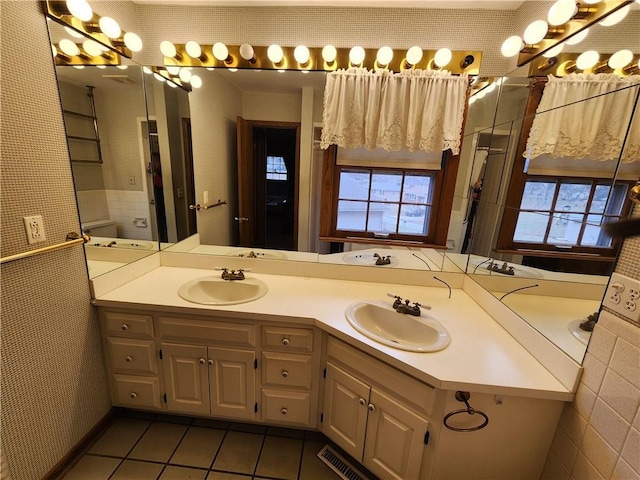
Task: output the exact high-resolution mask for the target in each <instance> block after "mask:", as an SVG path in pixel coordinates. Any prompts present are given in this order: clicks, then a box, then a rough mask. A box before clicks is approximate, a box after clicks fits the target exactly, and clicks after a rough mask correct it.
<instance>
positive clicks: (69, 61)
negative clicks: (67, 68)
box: [53, 43, 122, 66]
mask: <svg viewBox="0 0 640 480" xmlns="http://www.w3.org/2000/svg"><path fill="white" fill-rule="evenodd" d="M76 46H77V47H78V54H77V55H67V54H65V53H64V52H63V51H62V49H61V48H60V45H59V44H53V47H55V50H54V52H55V53H56V55H55V62H56V65H71V66H77V65H105V66H118V65H120V64H121V63H122V62H121V60H122V57H120V55H116V54H115V53H113V52H111V51H106V52H103V53H102V54H101V55H90V54H89V53H87V52H86V51H85V50H84V49H83V45H82V44H81V43H79V44H76Z"/></svg>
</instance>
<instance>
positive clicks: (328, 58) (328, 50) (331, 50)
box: [322, 45, 338, 63]
mask: <svg viewBox="0 0 640 480" xmlns="http://www.w3.org/2000/svg"><path fill="white" fill-rule="evenodd" d="M337 56H338V51H337V50H336V47H334V46H333V45H325V46H324V48H323V49H322V59H323V60H324V61H325V62H327V63H333V62H334V61H335V60H336V57H337Z"/></svg>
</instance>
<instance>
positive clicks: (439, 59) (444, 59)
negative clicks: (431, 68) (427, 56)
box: [433, 48, 453, 68]
mask: <svg viewBox="0 0 640 480" xmlns="http://www.w3.org/2000/svg"><path fill="white" fill-rule="evenodd" d="M452 56H453V54H452V53H451V50H449V49H448V48H441V49H440V50H438V51H437V52H436V55H435V56H434V57H433V61H434V62H435V64H436V65H437V66H438V67H440V68H444V67H446V66H447V65H449V62H450V61H451V57H452Z"/></svg>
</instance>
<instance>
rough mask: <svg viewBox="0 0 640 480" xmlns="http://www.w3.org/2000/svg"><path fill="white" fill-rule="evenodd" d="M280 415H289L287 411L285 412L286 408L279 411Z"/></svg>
mask: <svg viewBox="0 0 640 480" xmlns="http://www.w3.org/2000/svg"><path fill="white" fill-rule="evenodd" d="M280 413H282V414H283V415H286V414H287V413H289V410H287V409H286V408H283V409H282V410H280Z"/></svg>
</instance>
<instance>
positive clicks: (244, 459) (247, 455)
mask: <svg viewBox="0 0 640 480" xmlns="http://www.w3.org/2000/svg"><path fill="white" fill-rule="evenodd" d="M263 438H264V437H263V436H262V435H257V434H255V433H245V432H227V435H226V437H225V439H224V442H223V443H222V447H221V448H220V451H219V452H218V456H217V457H216V461H215V462H214V464H213V468H214V469H215V470H224V471H226V472H234V473H248V474H253V471H254V469H255V467H256V463H257V462H258V455H259V454H260V448H261V447H262V440H263Z"/></svg>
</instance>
